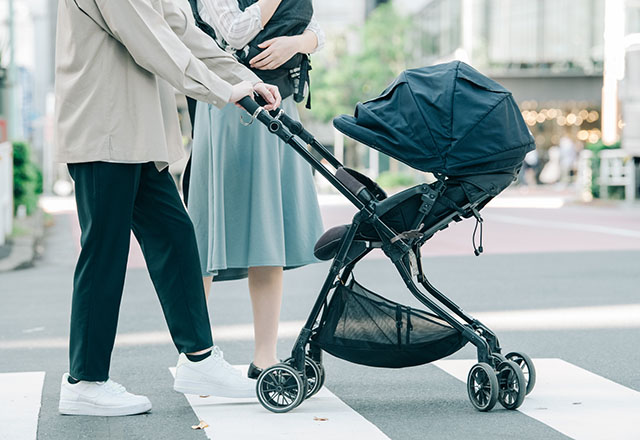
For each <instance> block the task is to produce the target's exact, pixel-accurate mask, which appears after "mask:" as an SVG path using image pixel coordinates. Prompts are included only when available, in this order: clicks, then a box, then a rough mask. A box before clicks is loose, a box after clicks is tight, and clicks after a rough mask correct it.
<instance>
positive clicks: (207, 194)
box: [188, 0, 324, 378]
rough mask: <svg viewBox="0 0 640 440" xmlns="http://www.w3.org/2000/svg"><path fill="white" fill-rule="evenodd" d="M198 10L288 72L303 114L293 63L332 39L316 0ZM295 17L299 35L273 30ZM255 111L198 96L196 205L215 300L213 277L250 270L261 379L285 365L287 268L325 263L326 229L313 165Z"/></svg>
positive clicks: (213, 1) (209, 2)
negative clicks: (318, 251)
mask: <svg viewBox="0 0 640 440" xmlns="http://www.w3.org/2000/svg"><path fill="white" fill-rule="evenodd" d="M193 4H194V3H193V2H192V6H193ZM194 13H195V15H196V20H197V21H201V22H204V25H202V26H201V27H204V28H207V27H210V28H211V34H212V35H211V36H212V37H214V38H215V39H216V41H217V42H218V44H219V45H220V46H221V47H223V48H225V50H227V51H230V52H235V53H236V55H238V52H240V55H245V56H246V54H247V53H249V54H251V53H252V51H253V53H254V54H252V55H249V56H248V57H247V58H246V60H245V62H246V63H247V65H248V66H249V67H250V68H251V69H252V70H253V71H254V72H255V73H256V74H258V76H261V77H263V79H264V78H265V77H274V78H275V77H278V75H279V74H280V73H282V74H283V77H282V82H274V84H278V86H279V89H280V90H281V92H282V96H283V101H282V109H283V110H284V111H285V112H286V113H287V114H288V115H289V116H291V117H292V118H294V119H298V118H299V115H298V111H297V108H296V105H295V101H294V95H295V94H296V93H295V91H294V89H295V86H294V85H292V83H290V77H289V72H290V70H289V69H290V67H286V65H287V63H290V62H291V59H292V57H296V55H297V54H304V57H298V58H299V59H300V58H304V59H306V54H309V53H312V52H314V51H316V50H317V49H318V48H320V47H322V45H323V42H324V34H323V32H322V30H321V29H320V27H319V26H318V23H317V22H316V21H315V20H313V18H312V17H313V7H312V4H311V0H293V1H287V0H258V1H251V0H240V1H238V0H198V1H197V8H194ZM287 20H290V21H287ZM293 22H297V23H298V24H301V25H302V26H300V31H299V32H298V33H295V32H291V33H288V34H287V35H273V34H272V33H271V35H268V34H269V33H270V32H273V31H272V30H273V29H274V28H276V23H277V25H278V26H280V27H277V29H282V28H286V27H287V26H288V25H291V24H293ZM265 34H267V35H268V37H265ZM236 51H237V52H236ZM294 59H295V58H294ZM302 68H304V66H303V65H302ZM293 70H294V71H295V68H294V69H293ZM298 85H300V84H299V83H298ZM298 95H299V94H298ZM249 118H250V115H248V114H247V113H246V112H245V111H244V110H241V109H238V108H235V107H233V106H228V107H225V108H223V109H218V108H216V107H215V106H212V105H210V104H208V103H206V102H198V104H197V108H196V115H195V128H194V131H195V134H194V142H193V156H192V168H191V182H190V185H189V197H188V200H189V203H188V210H189V214H190V215H191V218H192V220H193V222H194V226H195V229H196V237H197V240H198V248H199V250H200V261H201V264H202V266H201V267H200V270H201V271H202V274H203V277H204V285H205V290H206V291H207V297H208V292H209V289H210V286H211V282H212V280H213V281H224V280H235V279H241V278H247V277H248V280H249V294H250V297H251V302H252V309H253V317H254V335H255V350H254V359H253V362H252V363H251V365H250V368H249V372H248V375H249V377H250V378H257V377H258V375H259V374H260V372H261V371H262V370H263V369H264V368H266V367H269V366H270V365H272V364H275V363H277V356H276V342H277V336H278V321H279V317H280V306H281V301H282V275H283V269H291V268H296V267H300V266H303V265H306V264H310V263H315V262H317V260H316V259H315V257H314V256H313V247H314V245H315V242H316V240H317V239H318V238H319V237H320V235H321V234H322V232H323V227H322V219H321V216H320V209H319V206H318V201H317V195H316V192H315V187H314V182H313V176H312V172H311V167H310V166H309V165H308V164H307V163H306V162H304V160H303V159H302V158H301V157H300V156H299V155H298V154H297V153H296V152H295V151H294V150H293V149H292V148H290V147H289V146H288V145H287V144H286V143H284V142H283V141H282V140H280V139H279V138H278V137H276V136H274V135H273V134H271V133H270V132H269V131H268V130H267V129H266V127H264V126H263V125H262V124H259V123H256V124H252V125H248V126H247V125H244V124H243V123H242V120H243V119H245V120H246V119H249Z"/></svg>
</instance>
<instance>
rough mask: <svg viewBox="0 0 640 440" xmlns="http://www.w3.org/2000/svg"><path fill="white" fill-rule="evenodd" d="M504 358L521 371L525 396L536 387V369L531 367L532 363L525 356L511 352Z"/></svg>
mask: <svg viewBox="0 0 640 440" xmlns="http://www.w3.org/2000/svg"><path fill="white" fill-rule="evenodd" d="M506 358H507V359H508V360H510V361H513V362H515V363H516V364H518V366H519V367H520V368H521V369H522V373H523V374H524V379H525V381H526V382H527V395H529V393H530V392H531V391H533V387H535V385H536V367H535V366H534V365H533V361H532V360H531V358H530V357H529V356H527V354H525V353H521V352H517V351H512V352H511V353H507V356H506Z"/></svg>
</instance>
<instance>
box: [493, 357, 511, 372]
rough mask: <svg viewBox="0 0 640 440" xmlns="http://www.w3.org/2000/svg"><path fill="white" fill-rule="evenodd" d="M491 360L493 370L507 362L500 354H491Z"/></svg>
mask: <svg viewBox="0 0 640 440" xmlns="http://www.w3.org/2000/svg"><path fill="white" fill-rule="evenodd" d="M491 360H492V361H493V369H494V370H498V365H500V364H501V363H503V362H505V361H507V360H508V359H507V358H506V356H504V355H503V354H500V353H491Z"/></svg>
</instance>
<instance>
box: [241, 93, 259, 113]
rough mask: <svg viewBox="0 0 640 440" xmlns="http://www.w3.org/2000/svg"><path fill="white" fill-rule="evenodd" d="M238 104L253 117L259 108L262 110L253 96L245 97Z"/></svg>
mask: <svg viewBox="0 0 640 440" xmlns="http://www.w3.org/2000/svg"><path fill="white" fill-rule="evenodd" d="M238 104H240V106H241V107H242V108H244V109H245V110H246V111H248V112H249V114H251V115H253V114H254V113H255V112H256V111H257V110H258V108H260V104H258V103H257V102H256V101H254V100H253V98H251V96H245V97H244V98H242V99H241V100H240V101H238Z"/></svg>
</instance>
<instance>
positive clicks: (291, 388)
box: [256, 363, 305, 413]
mask: <svg viewBox="0 0 640 440" xmlns="http://www.w3.org/2000/svg"><path fill="white" fill-rule="evenodd" d="M256 393H257V395H258V400H259V401H260V403H261V404H262V406H264V407H265V408H266V409H268V410H269V411H271V412H274V413H284V412H288V411H291V410H292V409H294V408H295V407H296V406H298V405H300V403H302V400H303V399H304V396H305V383H304V382H303V380H302V376H301V375H300V373H298V371H297V370H296V369H295V368H293V367H291V366H289V365H287V364H284V363H282V364H276V365H272V366H271V367H269V368H267V369H265V370H264V371H263V372H262V373H261V374H260V376H259V377H258V381H257V383H256Z"/></svg>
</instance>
